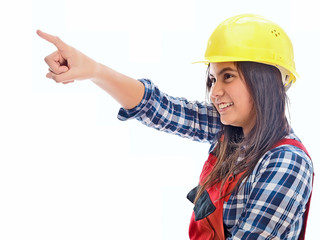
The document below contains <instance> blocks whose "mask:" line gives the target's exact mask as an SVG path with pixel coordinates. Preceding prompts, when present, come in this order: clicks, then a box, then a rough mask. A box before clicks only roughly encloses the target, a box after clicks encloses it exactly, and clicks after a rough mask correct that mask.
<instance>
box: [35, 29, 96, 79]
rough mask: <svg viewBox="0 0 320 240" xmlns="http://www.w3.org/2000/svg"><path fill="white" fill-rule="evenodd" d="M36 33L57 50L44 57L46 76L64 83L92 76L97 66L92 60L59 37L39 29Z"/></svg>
mask: <svg viewBox="0 0 320 240" xmlns="http://www.w3.org/2000/svg"><path fill="white" fill-rule="evenodd" d="M37 34H38V35H39V36H40V37H41V38H43V39H45V40H47V41H48V42H50V43H52V44H54V45H55V46H56V47H57V51H55V52H53V53H52V54H50V55H48V56H47V57H45V62H46V63H47V64H48V66H49V72H48V73H47V75H46V77H47V78H51V79H53V80H55V81H56V82H57V83H64V84H66V83H70V82H74V81H75V80H82V79H90V78H93V77H94V75H95V73H96V69H97V66H98V64H97V63H96V62H95V61H94V60H92V59H91V58H89V57H87V56H86V55H84V54H83V53H81V52H79V51H78V50H76V49H75V48H73V47H71V46H69V45H67V44H66V43H64V42H63V41H62V40H61V39H60V38H59V37H56V36H52V35H50V34H48V33H44V32H42V31H40V30H38V31H37Z"/></svg>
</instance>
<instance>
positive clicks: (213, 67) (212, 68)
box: [209, 62, 238, 76]
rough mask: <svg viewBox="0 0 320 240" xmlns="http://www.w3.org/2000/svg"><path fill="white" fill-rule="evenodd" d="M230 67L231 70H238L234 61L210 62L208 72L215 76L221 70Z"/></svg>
mask: <svg viewBox="0 0 320 240" xmlns="http://www.w3.org/2000/svg"><path fill="white" fill-rule="evenodd" d="M227 68H230V69H232V70H235V71H238V69H237V67H236V65H235V63H234V62H219V63H210V65H209V73H210V74H211V75H214V76H216V75H217V74H218V73H219V72H221V70H223V69H227Z"/></svg>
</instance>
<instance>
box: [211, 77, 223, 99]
mask: <svg viewBox="0 0 320 240" xmlns="http://www.w3.org/2000/svg"><path fill="white" fill-rule="evenodd" d="M223 94H224V90H223V86H222V84H221V83H220V82H219V81H217V82H216V83H215V84H214V85H212V87H211V89H210V98H211V101H212V102H215V101H216V100H217V99H218V98H220V97H222V96H223Z"/></svg>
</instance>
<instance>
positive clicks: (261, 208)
mask: <svg viewBox="0 0 320 240" xmlns="http://www.w3.org/2000/svg"><path fill="white" fill-rule="evenodd" d="M140 81H141V82H142V83H143V84H144V85H145V94H144V97H143V99H142V101H141V102H140V104H139V105H138V106H136V107H135V108H133V109H130V110H126V109H123V108H121V109H120V111H119V114H118V118H119V119H120V120H123V121H124V120H127V119H132V118H135V119H137V120H139V121H140V122H142V123H143V124H145V125H147V126H149V127H152V128H155V129H157V130H160V131H164V132H168V133H172V134H176V135H179V136H181V137H186V138H190V139H192V140H195V141H201V142H208V143H210V144H211V147H210V150H209V151H212V150H213V148H214V146H215V144H216V143H217V135H218V134H217V133H219V132H220V131H221V122H220V118H219V114H218V113H217V111H216V110H215V108H214V107H213V106H212V104H209V103H200V102H196V101H195V102H189V101H187V100H186V99H184V98H174V97H171V96H168V95H166V94H164V93H162V92H161V91H160V90H159V89H158V88H157V87H156V86H155V85H154V84H153V83H152V82H151V81H150V80H147V79H141V80H140ZM287 138H290V139H296V140H299V139H298V138H297V136H296V135H295V134H294V133H293V132H291V134H290V135H289V136H287ZM312 174H313V166H312V162H311V160H310V159H309V157H308V156H307V155H306V154H305V152H303V151H302V150H300V149H299V148H297V147H295V146H291V145H283V146H279V147H277V148H274V149H272V150H270V151H268V152H267V153H265V154H264V156H263V157H262V158H261V159H260V160H259V162H258V164H257V165H256V167H255V169H254V171H253V172H252V174H251V175H250V176H249V177H248V181H246V182H245V181H244V182H243V183H242V185H244V186H243V187H241V188H240V191H238V192H237V194H231V197H230V198H229V201H228V202H226V203H225V204H224V210H223V211H224V212H223V221H224V224H225V225H226V227H227V229H228V230H229V232H230V233H231V235H232V237H230V238H228V239H234V240H235V239H239V240H240V239H257V240H262V239H298V237H299V233H300V230H301V227H302V224H303V214H304V212H305V207H306V204H307V202H308V199H309V196H310V193H311V190H312Z"/></svg>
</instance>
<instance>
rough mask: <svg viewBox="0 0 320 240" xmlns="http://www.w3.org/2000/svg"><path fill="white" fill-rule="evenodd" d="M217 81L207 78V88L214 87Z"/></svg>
mask: <svg viewBox="0 0 320 240" xmlns="http://www.w3.org/2000/svg"><path fill="white" fill-rule="evenodd" d="M216 81H217V79H215V78H214V77H208V80H207V87H208V88H211V87H212V85H214V84H215V83H216Z"/></svg>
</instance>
